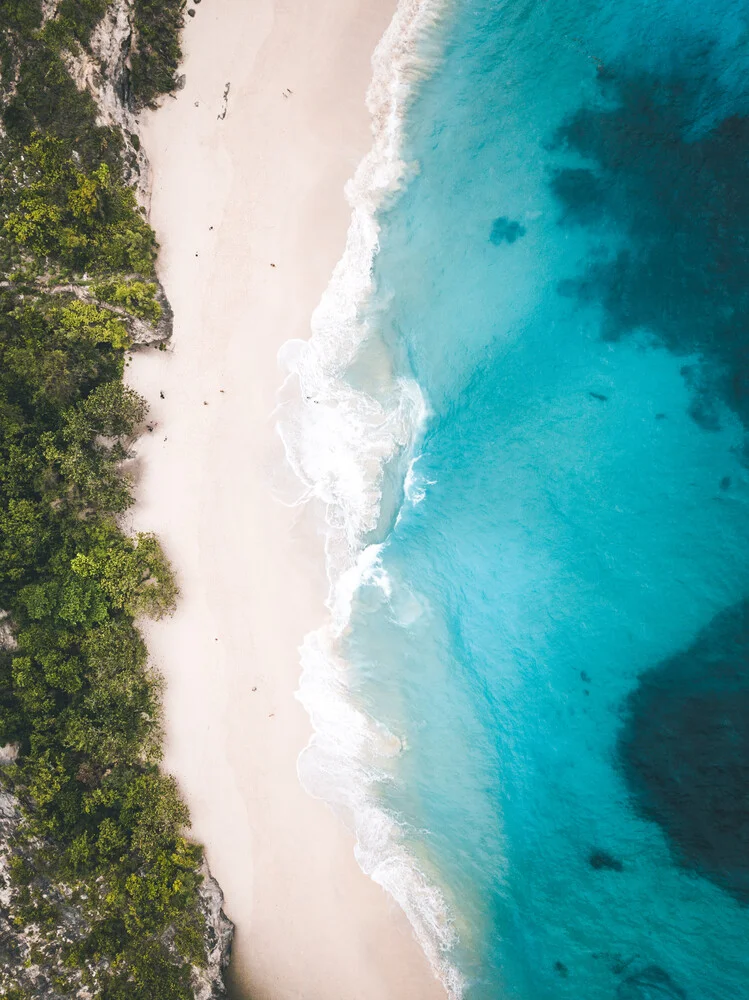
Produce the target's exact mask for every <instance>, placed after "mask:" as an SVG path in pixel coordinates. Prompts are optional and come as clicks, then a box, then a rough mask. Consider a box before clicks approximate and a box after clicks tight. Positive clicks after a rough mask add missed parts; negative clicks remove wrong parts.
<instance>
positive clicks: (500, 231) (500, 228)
mask: <svg viewBox="0 0 749 1000" xmlns="http://www.w3.org/2000/svg"><path fill="white" fill-rule="evenodd" d="M521 236H525V226H522V225H521V224H520V223H519V222H514V221H513V220H512V219H508V218H507V216H505V215H500V217H499V218H498V219H495V220H494V222H493V223H492V230H491V233H490V234H489V242H490V243H493V244H494V246H495V247H498V246H499V245H500V244H502V243H514V242H515V240H517V239H519V238H520V237H521Z"/></svg>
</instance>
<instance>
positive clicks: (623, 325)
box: [551, 55, 749, 429]
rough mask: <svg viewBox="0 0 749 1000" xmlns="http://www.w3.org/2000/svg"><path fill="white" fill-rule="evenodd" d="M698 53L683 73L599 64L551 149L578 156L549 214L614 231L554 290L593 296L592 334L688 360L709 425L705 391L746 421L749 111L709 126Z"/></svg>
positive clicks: (555, 178) (710, 88) (701, 416)
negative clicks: (645, 343)
mask: <svg viewBox="0 0 749 1000" xmlns="http://www.w3.org/2000/svg"><path fill="white" fill-rule="evenodd" d="M708 65H709V58H708V55H705V56H704V58H695V59H694V60H692V61H690V64H689V67H688V69H687V70H685V72H684V73H683V74H679V73H673V74H671V75H670V76H668V77H659V76H656V75H647V74H644V75H638V76H633V75H631V74H628V73H627V72H626V71H625V72H622V73H621V74H616V73H612V72H610V71H608V70H607V72H605V73H601V74H599V84H600V87H601V90H602V97H603V98H604V102H603V103H602V104H600V105H599V106H595V107H583V108H581V109H580V110H578V111H577V112H576V113H575V114H574V115H573V116H572V117H571V118H570V119H568V120H567V121H566V122H565V123H564V125H563V126H562V127H561V128H560V129H559V131H558V132H557V134H556V137H555V140H554V144H553V149H557V150H559V149H564V150H567V151H574V152H576V153H578V154H580V155H581V156H582V157H583V158H584V159H585V160H586V161H587V163H588V165H589V166H586V167H585V168H580V167H576V168H561V169H558V170H556V171H555V172H554V173H553V174H552V176H551V186H552V189H553V191H554V194H555V195H556V198H557V200H558V203H559V205H560V207H561V215H560V225H563V226H570V225H579V226H586V227H594V229H595V231H596V232H597V233H600V235H601V237H602V240H605V239H607V238H609V237H610V234H611V233H612V232H614V233H617V234H618V235H619V236H620V237H621V239H620V240H619V243H618V245H617V248H616V250H615V251H613V252H611V253H609V254H608V255H607V254H606V253H605V251H604V252H602V248H601V247H598V248H597V250H596V251H595V252H593V253H592V254H591V257H590V259H589V262H588V264H587V266H586V268H585V270H584V272H583V273H582V274H581V275H579V276H578V277H577V278H575V279H574V280H571V281H566V282H563V283H562V284H561V285H560V292H562V293H563V294H566V295H571V296H575V297H577V298H578V299H579V300H580V301H582V302H596V303H599V304H600V305H601V306H602V307H603V327H602V332H603V336H604V337H606V338H607V339H611V340H615V339H618V338H621V337H623V336H625V335H626V334H629V333H632V332H635V331H637V330H648V331H650V333H651V334H654V335H655V336H656V337H657V338H658V339H659V340H660V342H661V343H662V344H663V345H664V346H665V347H666V348H668V349H669V350H670V351H672V352H674V353H675V354H676V355H679V356H682V357H687V356H688V355H699V356H701V359H702V362H701V363H700V365H699V371H695V370H694V366H690V367H689V369H688V370H687V371H685V375H686V376H688V378H689V382H690V387H691V388H692V391H693V395H694V399H695V402H694V405H693V407H692V411H691V412H692V415H693V416H694V418H695V419H696V420H698V421H699V422H700V424H701V425H702V426H704V427H706V428H710V429H714V428H715V427H716V426H717V409H716V400H717V399H720V400H722V401H723V402H724V403H726V404H727V405H728V406H729V407H730V408H731V409H733V410H734V411H735V412H736V413H737V414H738V415H739V417H740V418H741V420H742V421H743V422H744V424H745V425H747V426H749V342H748V338H747V329H748V328H749V183H747V163H748V162H749V117H748V116H747V115H746V114H744V113H743V112H742V113H741V114H734V115H732V116H731V117H725V118H723V119H722V120H718V121H716V120H713V121H712V122H709V123H706V122H707V119H706V117H705V113H706V109H709V108H715V107H717V106H719V104H720V101H721V100H722V94H721V93H720V88H719V86H718V85H717V84H716V83H715V82H714V81H713V79H712V75H711V72H710V70H709V69H708Z"/></svg>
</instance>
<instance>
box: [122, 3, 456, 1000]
mask: <svg viewBox="0 0 749 1000" xmlns="http://www.w3.org/2000/svg"><path fill="white" fill-rule="evenodd" d="M195 10H196V16H195V17H194V18H187V19H186V26H185V32H184V47H185V59H184V62H183V66H182V71H183V72H184V73H185V75H186V83H185V87H184V89H183V90H181V91H180V92H178V93H177V95H176V97H175V99H170V98H167V99H166V100H165V102H164V104H163V106H162V108H160V109H159V110H158V111H157V112H155V113H149V114H148V115H146V116H144V128H143V141H144V146H145V149H146V153H147V155H148V158H149V161H150V164H151V170H152V179H153V181H154V183H153V191H152V201H151V222H152V225H153V226H154V228H155V229H156V232H157V236H158V238H159V240H160V242H161V245H162V249H161V255H160V264H159V273H160V277H161V279H162V282H163V284H164V287H165V290H166V293H167V295H168V297H169V299H170V302H171V304H172V307H173V309H174V314H175V326H174V335H173V339H172V342H171V344H170V346H169V348H168V350H167V351H165V352H151V351H146V352H141V353H136V354H134V356H133V361H132V363H131V365H130V367H129V368H128V375H127V378H128V382H129V384H131V385H132V386H133V387H134V388H136V389H137V390H138V391H139V392H141V393H142V394H143V395H144V396H145V397H146V398H147V400H148V402H149V404H150V405H151V413H150V424H151V426H152V427H153V431H152V432H151V433H150V434H146V436H145V437H144V438H143V439H141V440H140V441H139V443H138V459H137V461H136V465H135V470H136V476H137V478H138V482H137V485H136V497H137V506H136V508H135V510H134V512H133V514H132V517H131V521H132V524H133V527H134V528H136V529H146V528H147V529H148V530H153V531H155V532H156V533H157V535H158V536H159V538H160V539H161V541H162V544H163V546H164V549H165V551H166V553H167V555H168V556H169V557H170V559H171V561H172V564H173V566H174V569H175V571H176V574H177V577H178V581H179V583H180V586H181V590H182V596H181V599H180V603H179V606H178V610H177V613H176V615H175V616H174V617H173V618H172V619H168V620H165V621H163V622H160V623H155V624H153V625H148V626H147V627H146V629H145V632H146V638H147V642H148V645H149V649H150V651H151V655H152V659H153V662H154V664H155V665H156V666H157V667H158V669H160V670H161V672H162V673H163V675H164V677H165V681H166V686H165V695H164V716H165V735H166V749H165V760H164V764H165V767H166V769H167V770H169V771H171V772H172V773H174V774H175V775H176V777H177V779H178V781H179V784H180V787H181V789H182V791H183V794H184V795H185V798H186V800H187V803H188V805H189V807H190V811H191V814H192V819H193V828H192V833H193V835H194V836H195V837H196V838H197V839H198V840H200V841H202V842H203V843H204V844H205V845H206V856H207V860H208V862H209V865H210V867H211V870H212V872H213V874H214V875H215V877H216V878H217V879H218V881H219V883H220V884H221V886H222V889H223V891H224V893H225V896H226V903H225V909H226V912H227V915H228V916H229V917H230V918H231V919H232V920H233V921H234V923H235V925H236V933H235V940H234V948H235V952H234V959H233V962H232V975H231V978H232V980H233V983H234V991H235V992H236V993H237V994H238V995H244V994H248V995H251V996H252V997H253V1000H263V998H268V1000H270V998H271V997H273V998H278V997H289V998H291V997H301V996H303V997H304V998H305V1000H316V998H319V1000H397V998H399V997H403V998H404V1000H406V998H407V1000H422V998H423V1000H432V998H434V1000H438V998H444V995H445V994H444V991H443V989H442V987H441V986H440V984H439V983H438V981H437V980H436V978H435V977H434V974H433V972H432V970H431V969H430V967H429V965H428V962H427V959H426V957H425V955H424V954H423V952H422V951H421V949H420V947H419V945H418V943H417V941H416V938H415V937H414V935H413V933H412V931H411V928H410V926H409V924H408V922H407V920H406V918H405V916H404V914H403V913H402V911H401V910H400V908H399V907H398V906H397V904H396V902H395V901H394V900H393V899H392V898H391V897H389V896H388V895H387V894H386V893H385V892H384V891H383V890H382V889H381V888H380V887H379V886H377V885H376V884H375V883H374V882H372V881H370V880H369V879H368V878H367V877H366V876H365V875H364V874H363V873H362V872H361V870H360V869H359V867H358V866H357V864H356V861H355V859H354V853H353V846H354V844H353V837H352V836H351V834H350V833H349V832H348V831H347V830H346V829H345V827H344V826H343V824H342V823H340V822H339V820H338V819H337V818H336V817H335V816H334V815H333V813H332V812H331V810H329V809H328V807H327V806H326V805H325V804H324V803H323V802H321V801H320V800H316V799H313V798H312V797H310V796H308V795H307V793H306V792H304V790H303V789H302V787H301V785H300V784H299V781H298V779H297V772H296V760H297V757H298V755H299V753H300V752H301V751H302V749H303V748H304V747H305V745H306V744H307V743H308V741H309V738H310V736H311V732H312V730H311V726H310V722H309V719H308V717H307V715H306V713H305V712H304V710H303V709H302V707H301V705H300V704H299V703H298V702H297V701H296V699H295V698H294V692H295V690H296V688H297V686H298V681H299V673H300V666H299V655H298V647H299V646H300V645H301V643H302V640H303V638H304V636H305V635H306V634H307V633H308V632H310V631H311V630H313V629H314V628H316V627H319V626H320V625H321V624H322V623H323V621H324V620H325V617H326V610H325V597H326V594H327V581H326V578H325V569H324V557H323V548H322V539H321V537H320V536H319V534H318V533H317V531H316V529H315V527H314V524H313V515H312V511H311V510H310V509H305V508H296V509H291V508H288V507H284V506H283V505H282V504H281V503H279V502H278V501H277V500H275V499H274V496H273V491H274V489H277V488H278V487H279V477H282V476H283V475H284V474H285V473H284V472H283V466H282V462H283V451H282V447H281V443H280V440H278V438H277V437H276V435H275V432H274V427H273V421H272V413H273V410H274V407H275V395H276V391H277V389H278V387H279V385H280V383H281V378H282V376H281V373H280V371H279V369H278V367H277V362H276V356H277V353H278V349H279V348H280V346H281V345H282V344H284V343H285V342H286V341H288V340H289V339H292V338H299V339H306V338H307V337H308V336H309V321H310V316H311V314H312V311H313V309H314V308H315V306H316V305H317V303H318V301H319V299H320V297H321V295H322V293H323V291H324V289H325V288H326V286H327V283H328V280H329V277H330V275H331V273H332V271H333V268H334V266H335V264H336V262H337V261H338V259H339V257H340V254H341V252H342V250H343V246H344V243H345V234H346V231H347V228H348V223H349V217H350V209H349V206H348V205H347V204H346V202H345V200H344V197H343V188H344V184H345V182H346V181H347V180H348V178H349V177H351V176H352V175H353V173H354V171H355V169H356V167H357V165H358V163H359V161H360V160H361V159H362V157H363V156H364V154H365V153H366V152H367V150H368V149H369V147H370V145H371V134H370V131H369V118H368V113H367V110H366V106H365V103H364V94H365V91H366V88H367V86H368V84H369V81H370V77H371V66H370V57H371V54H372V52H373V50H374V48H375V45H376V43H377V42H378V40H379V38H380V36H381V35H382V34H383V32H384V30H385V28H386V26H387V23H388V21H389V20H390V18H391V16H392V14H393V12H394V3H393V2H392V0H388V2H384V0H360V2H358V3H355V4H353V5H352V4H350V3H346V0H324V2H323V3H322V4H320V3H318V4H317V5H314V6H313V5H311V4H309V5H304V6H302V7H301V9H297V10H295V11H294V12H293V14H292V12H291V11H289V10H287V9H284V8H282V7H281V5H280V4H274V3H273V2H269V0H264V2H263V3H260V4H259V5H254V6H253V9H252V10H249V9H248V7H247V5H246V4H243V3H241V2H240V0H209V3H205V4H202V5H201V6H199V7H196V8H195ZM219 54H220V55H219ZM227 85H228V90H227Z"/></svg>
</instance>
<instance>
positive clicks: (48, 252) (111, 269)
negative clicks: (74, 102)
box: [0, 134, 156, 275]
mask: <svg viewBox="0 0 749 1000" xmlns="http://www.w3.org/2000/svg"><path fill="white" fill-rule="evenodd" d="M0 206H3V207H5V208H6V209H7V210H8V211H7V215H6V219H5V222H4V225H3V232H4V234H5V237H6V239H7V240H8V243H9V248H8V250H7V251H6V254H7V257H8V259H9V260H11V261H13V262H15V263H17V264H20V263H21V262H23V263H25V264H28V263H29V260H32V261H36V262H38V263H39V264H41V265H42V267H43V269H44V270H45V271H49V270H50V268H57V269H58V270H59V271H61V272H63V273H70V274H76V273H78V274H81V273H83V272H88V273H90V274H112V273H116V272H122V271H129V272H133V271H136V272H139V273H141V274H146V275H148V274H151V273H152V272H153V263H154V259H155V256H156V243H155V240H154V236H153V231H152V230H151V229H150V227H149V226H148V224H147V223H146V222H145V220H144V219H143V217H142V216H141V215H140V213H139V212H138V211H137V208H136V204H135V196H134V194H133V192H132V191H131V190H130V188H127V187H125V186H124V185H123V184H122V182H121V181H119V180H118V179H116V177H115V176H114V175H113V174H112V171H111V170H110V168H109V167H108V165H107V164H106V163H100V164H99V166H98V167H96V168H95V169H94V170H91V171H89V172H86V171H84V170H82V169H81V168H80V167H78V166H77V164H76V161H75V159H74V158H73V156H72V155H71V154H69V153H68V151H67V149H66V146H65V143H64V142H63V141H62V140H60V139H57V138H54V137H52V136H49V135H47V136H40V135H38V134H35V135H34V136H33V138H32V141H31V142H30V143H29V144H28V145H26V146H24V148H23V151H22V156H21V158H20V162H19V163H18V164H17V165H16V167H15V169H14V170H13V171H10V172H8V173H6V176H5V177H4V178H2V180H1V181H0Z"/></svg>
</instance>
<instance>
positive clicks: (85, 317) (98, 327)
mask: <svg viewBox="0 0 749 1000" xmlns="http://www.w3.org/2000/svg"><path fill="white" fill-rule="evenodd" d="M60 327H61V329H62V330H63V332H64V333H66V334H67V335H68V336H69V337H73V338H75V339H80V340H89V341H91V342H92V343H94V344H111V345H112V347H116V348H120V349H122V348H126V347H129V346H130V337H129V336H128V332H127V327H126V326H125V324H124V323H123V322H122V320H121V319H117V317H116V316H115V315H114V313H111V312H109V311H108V310H105V309H99V308H97V307H96V306H95V305H93V304H91V303H88V302H79V301H78V300H76V301H74V302H71V303H70V305H69V306H66V307H65V308H64V309H62V310H61V311H60Z"/></svg>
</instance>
